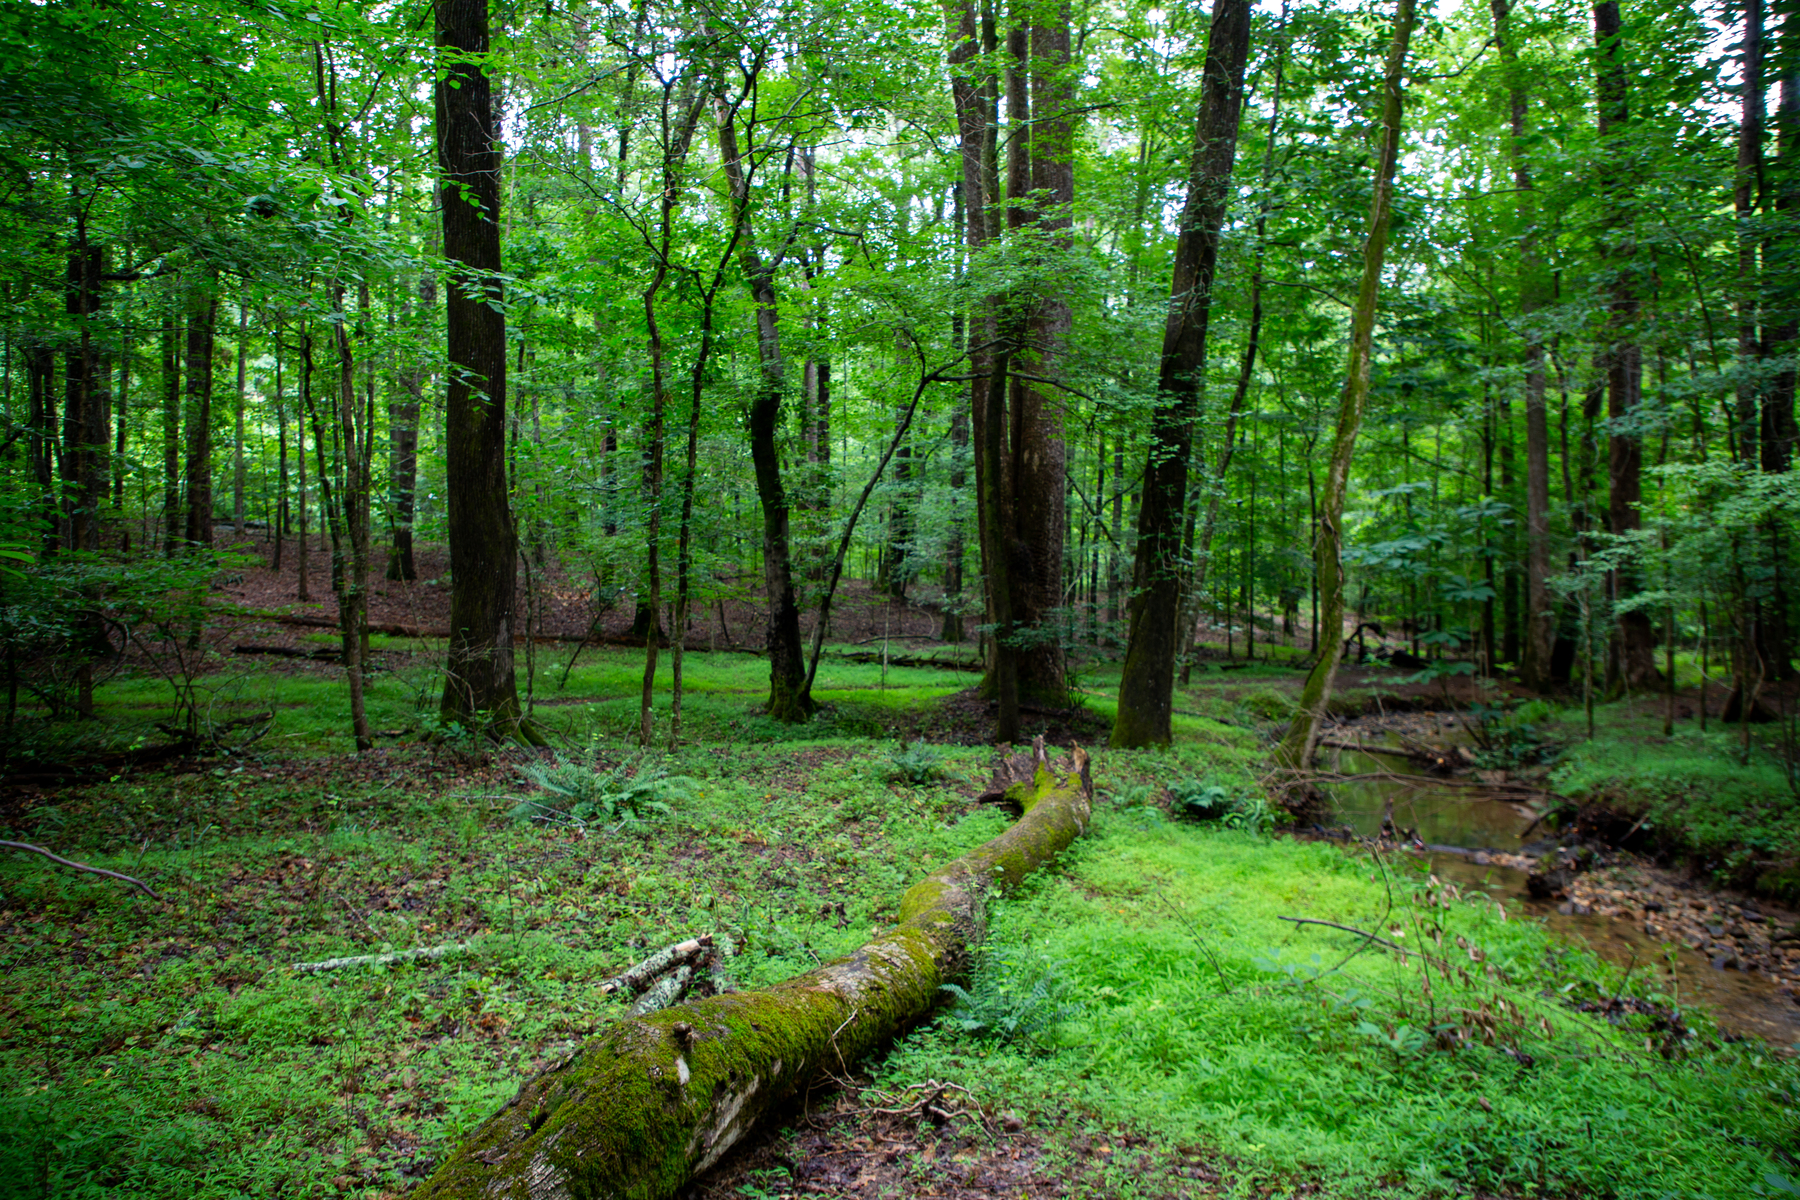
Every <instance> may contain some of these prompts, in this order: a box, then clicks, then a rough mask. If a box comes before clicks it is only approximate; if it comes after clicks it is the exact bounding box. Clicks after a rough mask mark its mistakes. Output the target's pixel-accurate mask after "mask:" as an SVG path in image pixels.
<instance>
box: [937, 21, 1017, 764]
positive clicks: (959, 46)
mask: <svg viewBox="0 0 1800 1200" xmlns="http://www.w3.org/2000/svg"><path fill="white" fill-rule="evenodd" d="M947 14H948V21H949V26H950V27H949V29H948V30H947V38H948V41H949V44H950V48H949V53H948V55H947V56H946V58H947V61H948V63H949V66H950V90H951V96H952V98H953V99H954V101H955V104H956V127H957V135H958V144H959V149H960V152H961V165H962V178H961V185H962V200H963V206H962V207H963V213H964V226H963V234H964V241H965V243H966V245H967V246H968V252H969V257H970V259H974V258H976V257H977V256H978V255H979V254H980V253H981V251H982V250H983V249H984V248H985V247H986V246H987V244H988V242H989V240H990V237H991V234H992V225H991V221H992V220H993V219H995V218H994V214H993V209H994V207H995V204H996V202H997V201H998V199H999V196H998V187H997V185H996V183H995V180H994V164H995V162H996V161H997V159H996V156H995V151H994V147H995V145H996V143H997V142H998V140H999V139H998V131H997V130H996V129H995V128H994V108H995V104H996V103H997V101H996V94H997V93H996V89H997V82H996V81H995V79H994V78H993V77H992V76H991V75H989V76H982V77H978V76H976V75H974V74H972V73H971V67H970V64H972V63H974V62H976V61H977V56H978V55H979V54H980V53H981V51H982V49H983V45H984V43H985V44H987V45H988V48H990V49H991V48H992V46H991V43H992V41H993V36H994V31H993V22H992V20H991V19H989V20H986V21H985V22H983V21H978V19H977V16H976V12H975V6H974V3H973V0H962V2H961V3H958V4H955V5H954V6H949V7H947ZM978 30H979V31H980V32H979V33H978ZM972 308H973V312H972V315H971V316H970V318H969V338H970V343H971V345H970V349H969V422H970V437H971V441H972V443H973V446H974V452H975V453H974V466H975V532H976V544H977V545H978V546H979V547H980V551H981V564H982V578H983V579H984V581H985V583H986V607H987V619H988V623H989V624H990V625H992V626H993V628H994V630H995V636H993V637H991V638H990V639H989V643H988V644H989V648H990V650H989V652H990V659H989V663H990V671H989V680H988V681H989V683H990V685H991V686H992V690H993V693H994V697H995V699H996V701H997V703H998V708H999V713H998V717H997V720H996V730H995V738H996V740H998V741H1001V742H1011V741H1013V740H1015V739H1016V738H1017V737H1018V732H1019V691H1018V674H1017V667H1016V662H1015V659H1014V655H1013V653H1012V650H1011V648H1010V647H1009V646H1008V645H1007V644H1006V643H1007V640H1008V637H1009V635H1010V631H1011V628H1012V586H1011V585H1012V580H1011V575H1010V572H1009V570H1008V561H1007V556H1006V555H1005V554H1003V553H1001V539H1000V529H1001V526H1002V523H1003V514H1004V510H1005V507H1006V505H1005V483H1004V479H1003V477H1002V476H1003V472H1004V469H1005V460H1006V454H1005V449H1004V447H1005V444H1006V423H1005V401H1004V397H1005V386H1006V385H1005V382H1004V380H1005V371H1004V365H1003V362H1004V355H997V354H996V353H995V347H996V343H997V340H998V330H999V324H998V320H997V316H996V313H997V308H998V299H997V298H996V297H993V296H986V297H982V298H981V299H980V300H979V301H978V302H976V303H975V304H974V305H973V306H972Z"/></svg>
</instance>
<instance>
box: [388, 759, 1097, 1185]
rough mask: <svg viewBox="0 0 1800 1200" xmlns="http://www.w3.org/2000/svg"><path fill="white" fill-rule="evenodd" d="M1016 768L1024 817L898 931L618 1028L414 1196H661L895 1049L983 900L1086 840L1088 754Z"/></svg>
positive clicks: (956, 963)
mask: <svg viewBox="0 0 1800 1200" xmlns="http://www.w3.org/2000/svg"><path fill="white" fill-rule="evenodd" d="M1023 757H1024V756H1020V758H1021V759H1023ZM1019 767H1020V768H1022V770H1021V773H1022V774H1027V775H1028V777H1029V778H1030V780H1031V782H1030V784H1029V785H1028V786H1026V787H1023V788H1021V789H1019V790H1020V792H1021V794H1020V795H1019V796H1018V797H1017V799H1018V800H1019V803H1020V805H1021V807H1022V808H1023V809H1024V812H1025V815H1024V816H1022V817H1021V818H1020V819H1019V820H1018V821H1017V822H1015V823H1014V824H1013V825H1012V826H1010V827H1009V828H1008V829H1007V830H1006V832H1004V833H1002V834H1001V835H1000V836H999V837H996V838H994V839H993V840H991V841H989V842H987V843H986V844H985V845H983V846H981V847H979V848H977V849H975V850H973V851H971V852H970V853H968V854H966V855H964V856H963V857H961V858H959V859H956V860H955V861H953V862H950V863H947V864H945V865H944V866H942V867H940V868H938V869H937V870H936V871H933V872H932V873H931V874H930V875H927V876H926V877H925V878H924V879H922V880H920V881H919V882H918V883H916V884H914V885H913V886H912V887H911V888H909V889H908V890H907V892H906V895H905V896H904V897H903V898H902V900H901V904H900V923H899V924H898V925H897V926H895V927H894V928H893V929H890V930H888V931H887V932H886V933H884V934H882V935H881V936H880V937H877V938H876V939H875V940H873V941H871V942H869V943H868V944H867V945H865V946H863V947H862V948H861V949H859V950H857V951H855V952H854V953H852V954H848V955H845V956H844V957H842V958H838V959H835V960H833V961H832V962H828V963H825V964H824V965H822V966H820V967H819V968H817V969H816V970H813V971H809V972H807V973H806V974H804V975H798V976H795V977H794V978H792V979H788V980H785V981H783V982H782V983H779V984H776V985H775V986H774V987H770V988H765V989H762V990H759V991H754V992H733V993H729V994H726V995H720V996H709V997H706V998H705V999H701V1000H696V1001H693V1002H691V1003H688V1004H682V1005H678V1006H676V1007H673V1008H668V1009H664V1010H662V1011H661V1012H657V1013H653V1014H650V1015H648V1016H645V1017H639V1018H632V1019H627V1020H623V1021H620V1022H619V1023H617V1024H616V1025H614V1026H612V1027H611V1028H610V1029H608V1030H607V1031H606V1032H605V1033H604V1034H601V1035H600V1036H598V1037H596V1038H594V1039H593V1040H592V1041H591V1042H589V1043H588V1044H587V1045H586V1046H585V1047H583V1048H582V1049H581V1050H580V1051H579V1052H578V1053H577V1054H575V1055H574V1056H573V1057H571V1058H569V1059H568V1060H566V1061H564V1062H562V1063H559V1064H557V1065H556V1066H554V1067H552V1068H551V1069H549V1070H548V1071H545V1072H544V1073H543V1074H541V1075H538V1076H537V1077H536V1078H534V1079H531V1080H529V1081H528V1082H526V1083H525V1085H524V1086H523V1087H521V1088H520V1090H519V1093H518V1095H517V1096H515V1097H514V1098H513V1099H512V1100H511V1101H510V1102H509V1103H508V1104H507V1105H506V1107H505V1108H503V1109H502V1110H501V1111H500V1112H499V1113H497V1114H495V1115H494V1116H493V1117H491V1118H489V1120H488V1121H487V1122H485V1123H484V1124H483V1125H482V1126H481V1127H480V1128H479V1129H477V1130H476V1131H475V1133H474V1134H473V1135H472V1136H471V1137H470V1138H469V1140H468V1141H467V1142H465V1143H464V1144H463V1145H462V1146H461V1147H460V1148H459V1149H458V1150H457V1151H456V1152H455V1153H454V1154H453V1155H452V1156H451V1157H450V1158H449V1159H448V1160H447V1161H445V1162H444V1163H443V1164H442V1165H441V1166H440V1167H439V1168H438V1170H437V1172H436V1173H435V1174H434V1175H433V1176H432V1177H431V1179H429V1180H428V1181H427V1182H426V1184H425V1185H424V1187H423V1188H421V1189H420V1191H419V1193H418V1194H419V1196H420V1197H428V1198H431V1200H451V1198H458V1200H460V1198H463V1197H470V1198H473V1197H484V1198H491V1200H514V1198H516V1200H564V1198H567V1200H574V1198H575V1197H589V1196H595V1197H598V1196H607V1197H621V1198H627V1200H660V1198H662V1197H667V1196H672V1195H674V1194H675V1192H676V1191H677V1190H678V1189H679V1188H680V1187H681V1186H682V1185H683V1184H685V1183H686V1182H687V1181H688V1180H689V1179H691V1178H693V1176H694V1175H695V1174H697V1173H699V1172H700V1171H704V1170H705V1169H706V1168H708V1167H710V1166H712V1165H713V1164H714V1163H716V1162H717V1161H718V1160H719V1159H720V1158H721V1157H722V1156H723V1155H724V1154H725V1152H726V1151H728V1150H729V1149H730V1148H731V1146H732V1145H734V1144H735V1143H736V1142H737V1141H738V1140H740V1139H741V1138H742V1137H743V1136H744V1135H745V1134H746V1133H747V1132H749V1130H750V1129H751V1128H752V1127H753V1126H754V1125H755V1123H756V1120H757V1119H758V1118H759V1117H760V1116H762V1115H763V1114H764V1113H765V1112H767V1111H769V1109H770V1108H771V1107H773V1106H774V1105H776V1104H778V1103H780V1102H781V1101H782V1100H784V1099H786V1098H788V1097H790V1096H792V1095H794V1094H795V1093H796V1092H797V1091H798V1090H799V1089H800V1088H802V1087H804V1086H805V1085H806V1084H807V1083H809V1082H810V1081H811V1080H812V1079H814V1078H815V1077H816V1076H818V1075H819V1074H822V1073H824V1072H826V1071H831V1072H834V1073H842V1072H844V1071H847V1070H848V1069H849V1068H850V1067H851V1066H852V1065H853V1064H854V1063H856V1062H857V1060H859V1059H861V1058H862V1057H864V1056H865V1055H867V1054H869V1053H871V1052H873V1051H875V1050H877V1049H879V1048H881V1047H882V1046H884V1045H886V1044H887V1042H889V1041H890V1040H892V1039H893V1038H894V1037H895V1036H896V1035H898V1034H900V1033H902V1032H904V1031H905V1030H906V1029H907V1028H908V1027H910V1026H911V1025H913V1024H914V1023H916V1022H917V1021H919V1020H920V1019H921V1018H923V1017H924V1016H926V1015H927V1014H928V1013H929V1012H930V1011H931V1009H932V1007H933V1006H934V1005H935V1004H936V1002H937V998H938V995H939V987H940V985H942V984H943V983H946V982H948V981H949V980H951V979H953V978H955V977H956V976H957V974H958V973H960V972H961V971H962V970H963V969H964V968H965V967H966V966H967V963H968V960H969V954H970V952H971V951H972V950H973V948H974V946H975V945H976V944H977V943H978V942H979V941H980V938H981V935H982V932H983V929H984V898H985V896H986V895H987V894H988V893H989V892H990V891H991V890H995V889H998V890H1002V891H1004V890H1006V889H1008V888H1011V887H1013V886H1015V885H1017V884H1018V883H1019V881H1020V880H1022V879H1024V878H1025V876H1027V875H1029V874H1030V873H1031V872H1032V871H1033V870H1035V869H1036V868H1037V867H1039V866H1041V865H1042V864H1043V863H1045V862H1047V861H1048V860H1049V859H1050V858H1052V857H1054V856H1055V855H1056V854H1057V853H1059V852H1060V851H1061V850H1063V849H1064V848H1065V847H1067V846H1068V845H1069V844H1070V843H1071V842H1072V841H1074V839H1075V838H1076V837H1078V836H1079V835H1080V834H1081V833H1083V832H1084V831H1085V830H1086V828H1087V823H1088V818H1089V814H1090V809H1091V805H1092V801H1093V786H1092V782H1091V778H1090V776H1089V773H1088V760H1087V755H1086V754H1085V753H1084V752H1082V751H1081V750H1076V751H1074V752H1073V753H1072V754H1071V755H1070V756H1069V757H1068V758H1067V759H1065V760H1064V761H1063V762H1061V763H1058V764H1055V765H1052V764H1051V763H1050V762H1049V759H1048V756H1047V755H1046V753H1045V752H1044V748H1043V742H1042V739H1039V741H1038V742H1037V743H1036V745H1035V746H1034V747H1033V751H1032V754H1031V757H1030V759H1029V760H1027V761H1024V762H1021V763H1020V764H1019Z"/></svg>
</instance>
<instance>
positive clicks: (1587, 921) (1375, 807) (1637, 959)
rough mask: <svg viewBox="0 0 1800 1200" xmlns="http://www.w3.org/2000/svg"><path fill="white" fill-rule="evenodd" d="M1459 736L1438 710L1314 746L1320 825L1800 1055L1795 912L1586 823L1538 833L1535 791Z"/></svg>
mask: <svg viewBox="0 0 1800 1200" xmlns="http://www.w3.org/2000/svg"><path fill="white" fill-rule="evenodd" d="M1458 732H1459V727H1458V725H1457V721H1456V718H1455V717H1454V716H1453V715H1449V714H1435V713H1413V714H1407V715H1405V716H1391V717H1389V718H1388V719H1387V720H1385V721H1382V720H1378V721H1358V722H1353V723H1350V724H1346V725H1340V726H1337V727H1336V728H1335V729H1334V730H1333V731H1332V734H1331V735H1329V737H1328V747H1327V749H1326V750H1325V751H1324V752H1323V753H1324V756H1325V761H1324V763H1323V766H1324V771H1325V778H1324V780H1323V784H1324V791H1325V793H1326V795H1327V796H1328V798H1329V799H1330V801H1331V804H1332V806H1333V807H1332V809H1331V810H1330V811H1329V812H1327V813H1322V814H1320V819H1319V820H1318V826H1319V830H1318V831H1319V832H1323V833H1332V834H1336V835H1337V836H1340V837H1341V836H1355V837H1358V838H1365V839H1378V840H1380V841H1382V842H1384V843H1386V844H1388V845H1390V846H1393V847H1395V848H1396V849H1399V850H1402V851H1404V852H1407V853H1411V854H1414V855H1418V856H1422V857H1426V858H1429V860H1430V862H1431V865H1432V870H1433V871H1434V872H1435V873H1436V874H1437V875H1438V876H1439V877H1440V878H1443V879H1445V880H1448V881H1451V882H1453V883H1455V884H1457V886H1459V887H1461V888H1462V889H1463V890H1464V891H1465V892H1466V891H1470V890H1481V891H1485V892H1486V893H1488V894H1489V895H1492V896H1494V897H1495V898H1496V899H1498V900H1501V901H1502V903H1504V904H1505V906H1506V908H1507V910H1508V912H1510V913H1516V914H1520V915H1526V916H1530V917H1532V918H1534V919H1537V920H1541V921H1543V922H1544V923H1545V924H1546V925H1548V926H1549V927H1550V928H1551V930H1552V931H1553V932H1555V933H1556V934H1557V935H1558V936H1559V937H1560V938H1561V939H1563V940H1564V941H1567V942H1572V943H1577V944H1582V945H1585V946H1587V947H1589V948H1590V949H1592V950H1593V951H1594V952H1595V953H1597V954H1599V955H1601V956H1602V957H1604V958H1606V959H1608V960H1610V961H1611V962H1614V963H1616V964H1618V965H1619V966H1620V967H1622V968H1624V969H1625V970H1627V971H1628V972H1630V976H1629V979H1628V980H1627V983H1628V985H1629V990H1630V991H1631V992H1634V993H1638V994H1647V993H1653V992H1659V993H1661V994H1663V995H1665V996H1667V997H1670V998H1671V999H1672V1000H1673V1002H1674V1003H1676V1004H1678V1005H1682V1006H1686V1005H1691V1004H1699V1005H1702V1006H1704V1007H1706V1008H1707V1009H1709V1010H1711V1011H1712V1013H1713V1015H1714V1016H1715V1018H1716V1019H1717V1021H1718V1024H1719V1028H1720V1030H1721V1032H1723V1033H1725V1034H1727V1035H1728V1036H1754V1037H1759V1038H1763V1039H1766V1040H1767V1041H1768V1042H1770V1043H1771V1044H1773V1045H1776V1046H1783V1047H1787V1048H1790V1050H1791V1049H1795V1048H1800V913H1796V912H1795V911H1793V910H1791V909H1788V908H1785V907H1782V906H1780V905H1776V904H1773V903H1770V902H1769V901H1766V900H1758V899H1757V898H1755V897H1752V896H1750V895H1748V894H1746V893H1741V892H1736V891H1733V890H1730V889H1715V888H1710V887H1708V886H1706V885H1705V884H1703V883H1702V882H1700V881H1697V880H1695V879H1694V878H1692V877H1691V876H1689V875H1686V874H1683V873H1682V872H1679V871H1675V870H1672V869H1670V868H1668V867H1665V866H1661V865H1658V864H1656V863H1654V862H1652V861H1650V860H1649V859H1646V858H1644V857H1642V856H1640V855H1637V854H1633V853H1630V852H1627V851H1623V850H1620V849H1618V848H1616V847H1615V846H1612V845H1609V844H1606V843H1605V841H1604V840H1601V839H1600V838H1599V837H1598V836H1597V834H1596V831H1594V830H1592V829H1583V828H1580V827H1577V828H1576V829H1572V830H1567V831H1562V832H1557V831H1551V830H1549V829H1547V828H1546V826H1545V821H1544V817H1545V815H1546V813H1547V811H1548V809H1549V807H1550V802H1549V801H1548V799H1547V798H1546V797H1545V795H1544V793H1543V790H1542V787H1541V785H1540V784H1538V783H1536V782H1535V781H1534V780H1532V779H1531V778H1530V776H1524V777H1521V776H1518V775H1513V774H1509V773H1507V772H1502V771H1477V770H1475V769H1474V765H1473V763H1472V762H1471V761H1470V759H1471V757H1472V756H1471V755H1469V754H1468V753H1467V752H1466V751H1464V750H1462V749H1460V748H1459V746H1458V741H1459V738H1458V737H1457V734H1458ZM1330 743H1336V744H1335V745H1332V744H1330ZM1358 746H1363V747H1367V748H1368V749H1369V750H1370V751H1373V752H1372V753H1364V752H1362V751H1360V750H1357V749H1354V748H1353V747H1358ZM1384 751H1386V752H1384ZM1432 755H1435V756H1437V758H1438V761H1437V762H1436V763H1433V762H1431V761H1430V760H1429V756H1432ZM1433 768H1435V770H1433ZM1428 771H1429V772H1430V773H1427V772H1428Z"/></svg>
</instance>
